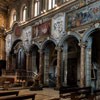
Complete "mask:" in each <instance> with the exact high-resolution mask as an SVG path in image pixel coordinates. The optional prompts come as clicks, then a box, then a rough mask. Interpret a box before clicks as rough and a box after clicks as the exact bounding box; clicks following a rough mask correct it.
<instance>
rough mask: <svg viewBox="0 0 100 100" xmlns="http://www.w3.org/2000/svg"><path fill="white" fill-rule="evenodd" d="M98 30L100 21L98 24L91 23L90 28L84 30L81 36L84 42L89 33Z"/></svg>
mask: <svg viewBox="0 0 100 100" xmlns="http://www.w3.org/2000/svg"><path fill="white" fill-rule="evenodd" d="M98 29H99V30H100V23H98V26H96V24H95V25H93V26H92V27H91V28H89V29H87V30H86V31H85V32H84V35H83V38H82V41H83V42H85V41H87V39H88V38H89V36H90V35H91V33H93V32H95V31H96V30H98Z"/></svg>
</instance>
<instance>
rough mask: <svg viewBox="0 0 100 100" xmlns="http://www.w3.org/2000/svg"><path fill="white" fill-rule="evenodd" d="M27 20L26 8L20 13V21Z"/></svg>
mask: <svg viewBox="0 0 100 100" xmlns="http://www.w3.org/2000/svg"><path fill="white" fill-rule="evenodd" d="M26 19H27V6H24V7H23V11H22V21H24V22H25V21H26Z"/></svg>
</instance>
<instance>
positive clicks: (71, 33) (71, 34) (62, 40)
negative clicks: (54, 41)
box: [59, 32, 81, 46]
mask: <svg viewBox="0 0 100 100" xmlns="http://www.w3.org/2000/svg"><path fill="white" fill-rule="evenodd" d="M70 36H73V37H76V39H77V40H78V41H79V42H80V40H81V37H80V35H79V34H78V33H75V32H68V33H67V34H66V35H65V36H64V37H63V38H62V39H61V41H60V42H59V46H62V44H63V42H64V41H65V40H66V39H67V38H69V37H70Z"/></svg>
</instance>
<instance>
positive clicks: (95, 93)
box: [88, 89, 100, 100]
mask: <svg viewBox="0 0 100 100" xmlns="http://www.w3.org/2000/svg"><path fill="white" fill-rule="evenodd" d="M97 96H100V89H96V90H94V91H93V93H91V95H90V96H89V97H88V100H96V97H97ZM98 100H99V99H98Z"/></svg>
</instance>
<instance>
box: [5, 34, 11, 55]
mask: <svg viewBox="0 0 100 100" xmlns="http://www.w3.org/2000/svg"><path fill="white" fill-rule="evenodd" d="M11 46H12V36H11V34H8V35H7V36H6V45H5V48H6V53H7V54H9V52H10V50H11Z"/></svg>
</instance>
